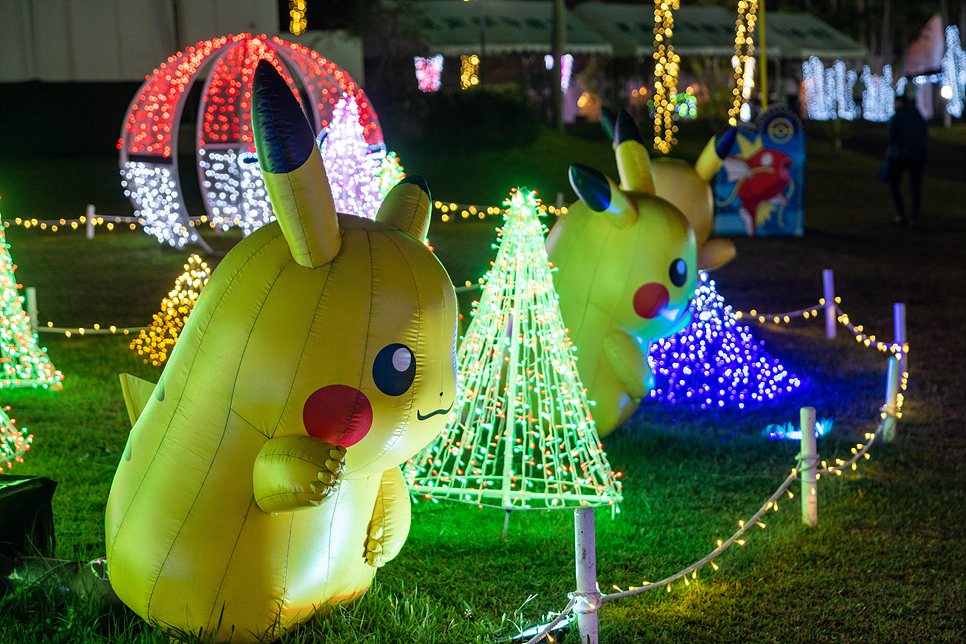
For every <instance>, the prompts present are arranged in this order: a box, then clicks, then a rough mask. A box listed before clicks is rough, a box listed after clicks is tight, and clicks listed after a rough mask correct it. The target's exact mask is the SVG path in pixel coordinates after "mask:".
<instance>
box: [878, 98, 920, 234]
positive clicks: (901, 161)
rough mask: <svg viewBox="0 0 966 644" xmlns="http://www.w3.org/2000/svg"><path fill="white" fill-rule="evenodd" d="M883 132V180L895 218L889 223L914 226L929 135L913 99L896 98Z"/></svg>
mask: <svg viewBox="0 0 966 644" xmlns="http://www.w3.org/2000/svg"><path fill="white" fill-rule="evenodd" d="M886 133H887V134H888V137H889V148H888V150H887V151H886V157H887V164H888V169H887V171H886V181H888V182H889V189H890V190H891V191H892V200H893V201H894V202H895V204H896V217H895V218H894V219H893V220H892V223H894V224H905V223H908V224H909V225H910V226H915V225H916V224H918V223H919V212H920V210H921V208H922V173H923V171H924V170H925V168H926V161H928V160H929V147H928V138H929V134H928V130H927V128H926V121H925V120H924V119H923V118H922V115H921V114H919V110H917V109H916V104H915V102H914V101H913V100H911V99H910V98H908V97H907V96H903V95H899V96H896V113H895V114H894V115H893V116H892V118H890V119H889V123H888V124H887V126H886ZM907 171H908V172H909V183H910V187H911V188H912V209H911V211H910V214H909V217H908V218H907V217H906V209H905V203H904V202H903V199H902V188H901V183H902V175H903V174H905V173H906V172H907Z"/></svg>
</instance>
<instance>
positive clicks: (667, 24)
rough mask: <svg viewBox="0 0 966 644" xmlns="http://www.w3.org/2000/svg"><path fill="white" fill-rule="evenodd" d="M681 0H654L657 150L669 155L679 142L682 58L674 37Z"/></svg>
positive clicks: (655, 147)
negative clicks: (678, 121) (676, 11)
mask: <svg viewBox="0 0 966 644" xmlns="http://www.w3.org/2000/svg"><path fill="white" fill-rule="evenodd" d="M678 7H679V1H678V0H654V48H655V51H654V54H653V57H654V149H655V150H660V151H661V152H663V153H665V154H667V153H668V152H669V151H670V150H671V146H672V145H674V144H676V143H677V139H676V138H674V133H675V132H677V130H678V126H677V125H675V124H674V116H675V115H676V114H677V98H676V97H677V95H678V69H679V67H680V63H681V58H680V57H679V56H678V55H677V54H675V53H674V47H673V45H672V44H671V36H672V35H673V32H674V14H673V11H674V10H676V9H678Z"/></svg>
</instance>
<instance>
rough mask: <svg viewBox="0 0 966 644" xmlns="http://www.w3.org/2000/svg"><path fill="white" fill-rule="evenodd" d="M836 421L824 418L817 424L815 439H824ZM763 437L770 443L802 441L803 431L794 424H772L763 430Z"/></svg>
mask: <svg viewBox="0 0 966 644" xmlns="http://www.w3.org/2000/svg"><path fill="white" fill-rule="evenodd" d="M833 424H834V421H833V420H832V419H831V418H823V419H822V420H819V421H816V422H815V438H822V437H823V436H825V435H826V434H828V433H829V432H831V431H832V425H833ZM761 435H762V436H764V437H765V438H767V439H768V440H770V441H784V440H790V441H800V440H802V430H801V429H799V428H798V427H797V426H795V424H794V423H782V424H780V425H779V424H777V423H776V424H771V425H769V426H768V427H766V428H765V429H763V430H761Z"/></svg>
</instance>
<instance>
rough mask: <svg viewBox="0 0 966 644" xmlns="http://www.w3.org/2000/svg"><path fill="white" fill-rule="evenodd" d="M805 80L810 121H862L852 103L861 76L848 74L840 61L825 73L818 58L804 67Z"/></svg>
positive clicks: (812, 57) (811, 57) (811, 58)
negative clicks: (838, 119)
mask: <svg viewBox="0 0 966 644" xmlns="http://www.w3.org/2000/svg"><path fill="white" fill-rule="evenodd" d="M866 69H868V67H866ZM864 77H865V76H864V75H863V78H864ZM802 78H803V79H804V87H805V104H806V106H807V107H808V118H810V119H812V120H813V121H827V120H830V119H836V118H840V119H844V120H846V121H852V120H854V119H856V118H858V117H859V108H858V106H857V105H856V104H855V101H854V100H853V99H852V94H853V91H852V90H853V88H854V87H855V83H856V81H857V80H858V76H857V75H856V73H855V70H854V69H849V70H846V68H845V63H843V62H842V61H841V60H837V61H835V62H834V63H833V64H832V67H830V68H828V69H826V68H825V65H824V64H823V63H822V61H821V60H820V59H819V58H818V57H817V56H810V57H809V59H808V60H807V61H806V62H804V63H802ZM890 100H891V99H890Z"/></svg>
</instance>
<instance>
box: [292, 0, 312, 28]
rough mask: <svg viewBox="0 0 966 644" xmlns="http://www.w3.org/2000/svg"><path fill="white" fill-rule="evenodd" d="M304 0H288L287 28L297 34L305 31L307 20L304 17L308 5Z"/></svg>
mask: <svg viewBox="0 0 966 644" xmlns="http://www.w3.org/2000/svg"><path fill="white" fill-rule="evenodd" d="M306 4H307V3H306V1H305V0H289V2H288V15H289V17H290V18H291V21H290V22H289V23H288V30H289V31H290V32H292V33H293V34H295V35H296V36H298V35H299V34H300V33H302V32H303V31H305V27H306V25H307V24H308V22H307V21H306V19H305V14H306V13H307V9H308V7H307V6H306Z"/></svg>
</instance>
